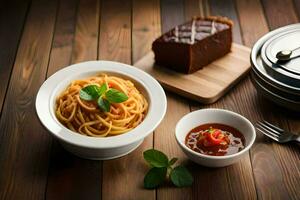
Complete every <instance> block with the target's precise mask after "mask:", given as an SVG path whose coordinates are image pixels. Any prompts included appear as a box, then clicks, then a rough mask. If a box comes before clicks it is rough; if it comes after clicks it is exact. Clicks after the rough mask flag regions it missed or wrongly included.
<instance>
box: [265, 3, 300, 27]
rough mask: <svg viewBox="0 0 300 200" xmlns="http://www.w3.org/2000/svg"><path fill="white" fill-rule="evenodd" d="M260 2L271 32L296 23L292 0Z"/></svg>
mask: <svg viewBox="0 0 300 200" xmlns="http://www.w3.org/2000/svg"><path fill="white" fill-rule="evenodd" d="M261 2H262V5H263V8H264V11H265V14H266V17H267V21H268V24H269V27H270V29H271V30H272V29H275V28H278V27H281V26H285V25H288V24H293V23H297V22H298V19H297V14H296V13H295V11H294V4H293V1H292V0H284V1H282V0H272V1H270V0H262V1H261Z"/></svg>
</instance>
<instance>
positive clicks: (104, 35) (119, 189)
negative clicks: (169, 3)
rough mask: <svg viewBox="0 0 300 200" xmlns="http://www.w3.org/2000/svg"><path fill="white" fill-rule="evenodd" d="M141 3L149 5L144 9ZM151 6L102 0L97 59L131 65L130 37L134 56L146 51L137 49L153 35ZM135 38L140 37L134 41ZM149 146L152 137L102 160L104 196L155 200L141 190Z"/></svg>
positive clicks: (153, 17)
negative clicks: (124, 154)
mask: <svg viewBox="0 0 300 200" xmlns="http://www.w3.org/2000/svg"><path fill="white" fill-rule="evenodd" d="M144 5H148V6H149V7H147V8H146V7H145V8H144V7H143V6H144ZM131 6H133V7H131ZM153 6H155V1H148V2H146V4H145V2H141V1H134V2H133V5H131V3H130V2H129V1H125V2H124V1H121V0H119V1H118V0H113V1H103V3H102V10H101V11H102V15H101V23H100V24H101V26H100V40H99V58H100V59H105V60H114V61H119V62H123V63H127V64H131V49H132V48H131V43H132V41H131V37H132V38H134V39H135V43H134V44H133V46H134V49H133V57H134V58H137V57H140V56H141V55H142V54H143V53H144V52H145V51H147V50H148V48H149V46H146V47H142V48H141V49H139V48H140V47H141V46H142V45H147V44H149V41H148V40H150V39H151V38H145V36H148V37H153V36H154V34H155V33H154V30H155V29H156V27H155V24H154V23H155V21H154V20H155V19H156V18H157V16H155V12H153V11H152V7H153ZM131 11H132V12H133V15H132V13H131ZM142 16H147V17H146V19H147V20H150V21H147V22H149V24H144V21H143V20H145V18H144V17H142ZM137 17H139V18H138V19H137ZM131 19H132V21H131ZM132 23H133V24H132ZM132 26H134V27H133V29H134V31H133V32H134V35H131V27H132ZM136 38H139V39H140V40H139V41H136ZM141 40H143V41H141ZM136 50H138V51H140V52H137V51H136ZM151 147H152V137H151V136H150V137H148V138H147V139H145V140H144V142H143V144H142V145H141V146H140V147H139V148H138V149H136V150H135V151H134V152H132V153H130V154H129V155H126V156H124V157H122V158H119V159H114V160H110V161H104V162H103V180H102V198H103V199H154V197H155V193H154V192H153V191H151V190H145V189H143V177H144V174H145V173H146V170H147V166H146V165H145V163H144V162H143V158H142V152H143V151H144V150H145V149H148V148H151Z"/></svg>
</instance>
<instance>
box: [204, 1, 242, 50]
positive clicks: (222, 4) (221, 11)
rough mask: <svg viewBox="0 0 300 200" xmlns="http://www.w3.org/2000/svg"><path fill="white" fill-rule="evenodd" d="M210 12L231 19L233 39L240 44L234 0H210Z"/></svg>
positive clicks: (240, 38)
mask: <svg viewBox="0 0 300 200" xmlns="http://www.w3.org/2000/svg"><path fill="white" fill-rule="evenodd" d="M209 4H210V5H211V6H210V12H211V14H212V15H221V16H225V17H228V18H230V19H231V20H232V21H233V28H232V31H233V41H234V42H236V43H239V44H242V37H241V30H240V22H239V19H238V16H237V13H236V9H235V4H234V0H222V1H219V0H210V1H209Z"/></svg>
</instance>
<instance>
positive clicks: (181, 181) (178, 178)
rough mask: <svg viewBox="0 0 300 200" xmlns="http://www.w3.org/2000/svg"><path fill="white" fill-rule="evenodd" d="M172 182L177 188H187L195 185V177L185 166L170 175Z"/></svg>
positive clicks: (178, 167)
mask: <svg viewBox="0 0 300 200" xmlns="http://www.w3.org/2000/svg"><path fill="white" fill-rule="evenodd" d="M170 178H171V181H172V183H173V184H174V185H176V186H177V187H186V186H191V185H192V184H193V177H192V175H191V174H190V172H189V171H188V170H187V169H186V168H185V167H183V166H177V167H175V168H174V169H173V170H172V171H171V174H170Z"/></svg>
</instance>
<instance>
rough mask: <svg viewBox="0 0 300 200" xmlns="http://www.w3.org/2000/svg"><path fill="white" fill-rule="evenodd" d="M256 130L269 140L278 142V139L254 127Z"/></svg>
mask: <svg viewBox="0 0 300 200" xmlns="http://www.w3.org/2000/svg"><path fill="white" fill-rule="evenodd" d="M256 129H257V130H259V131H260V132H261V133H262V134H264V135H266V136H268V137H269V138H271V139H273V140H275V141H277V142H278V141H279V140H278V138H276V137H274V136H272V135H269V134H268V133H266V132H264V131H262V130H261V129H260V128H258V127H256Z"/></svg>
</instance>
